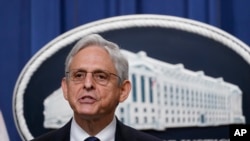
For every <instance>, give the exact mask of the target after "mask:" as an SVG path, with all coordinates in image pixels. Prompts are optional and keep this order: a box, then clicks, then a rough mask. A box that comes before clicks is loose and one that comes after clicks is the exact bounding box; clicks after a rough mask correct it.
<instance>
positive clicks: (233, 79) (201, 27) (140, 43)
mask: <svg viewBox="0 0 250 141" xmlns="http://www.w3.org/2000/svg"><path fill="white" fill-rule="evenodd" d="M91 33H98V34H101V35H102V36H104V37H105V38H106V39H108V40H111V41H113V42H116V43H117V44H118V45H119V46H121V48H123V49H125V50H129V51H131V52H134V53H136V52H139V51H141V50H143V51H144V52H141V53H139V54H138V56H139V58H140V57H141V58H143V57H144V58H145V54H147V56H149V57H150V58H154V60H159V61H157V62H168V63H170V64H173V66H175V65H176V64H182V65H177V67H176V68H175V69H176V71H181V70H183V67H185V68H186V69H185V70H192V71H193V72H198V71H200V70H202V73H193V74H197V75H199V76H200V75H201V76H203V75H204V74H203V73H205V75H207V76H211V77H213V78H220V79H219V82H224V81H225V82H229V83H230V84H231V83H232V84H233V85H234V86H235V85H236V86H237V87H238V88H239V89H238V88H237V93H241V92H242V93H241V94H242V95H243V96H244V99H241V97H240V98H238V99H239V100H238V103H239V105H238V107H240V109H236V111H237V112H239V111H240V113H241V114H240V115H239V116H237V119H238V121H237V119H232V120H228V122H227V123H223V122H222V121H223V120H222V119H218V120H221V121H219V122H215V123H217V124H218V123H219V125H228V124H230V123H237V122H240V123H245V122H247V120H245V118H246V119H249V118H250V113H249V112H248V113H245V112H244V111H245V109H247V105H246V104H247V102H246V101H247V100H249V99H250V97H249V96H248V95H247V94H249V93H250V89H249V88H248V86H247V85H248V84H249V83H250V82H249V81H250V80H248V79H246V78H250V67H249V64H250V50H249V47H248V46H247V45H246V44H244V43H243V42H241V41H240V40H238V39H237V38H235V37H233V36H232V35H230V34H228V33H226V32H224V31H222V30H220V29H218V28H215V27H212V26H209V25H207V24H204V23H200V22H197V21H193V20H189V19H184V18H178V17H172V16H166V15H129V16H118V17H112V18H107V19H103V20H99V21H95V22H92V23H89V24H85V25H82V26H79V27H76V28H74V29H72V30H70V31H68V32H66V33H64V34H62V35H60V36H58V37H57V38H55V39H53V40H52V41H50V42H49V43H48V44H46V45H45V46H44V47H42V48H41V49H40V50H39V51H38V52H37V53H36V54H35V55H34V56H33V57H32V58H31V59H30V60H29V62H28V63H27V64H26V65H25V67H24V68H23V70H22V72H21V73H20V75H19V78H18V80H17V82H16V85H15V90H14V93H13V113H14V119H15V123H16V127H17V128H18V131H19V134H20V136H21V137H22V139H23V140H30V139H33V138H34V137H37V136H39V135H41V134H43V133H46V132H48V131H50V130H54V129H56V128H59V127H61V126H63V125H64V124H65V123H66V122H67V121H68V120H69V118H71V116H72V111H71V109H70V108H69V106H68V103H67V102H66V101H63V96H62V95H60V94H61V93H62V92H61V90H60V84H61V79H62V78H63V77H64V62H65V59H66V56H67V54H68V52H69V51H70V50H71V48H72V47H73V45H74V44H75V43H76V41H77V40H79V39H80V38H81V37H83V36H85V35H88V34H91ZM145 52H146V53H145ZM148 60H152V59H148ZM132 61H133V60H132ZM135 61H136V60H134V62H135ZM149 62H155V61H149ZM132 64H135V65H134V66H135V68H136V67H141V65H144V68H143V69H147V68H149V69H151V70H153V69H155V68H157V66H156V67H152V65H151V66H150V65H149V64H146V63H144V64H141V65H138V64H136V63H132ZM145 64H146V65H145ZM152 64H154V63H152ZM159 64H160V63H159ZM163 64H164V63H163ZM133 69H134V68H133ZM155 72H156V73H158V72H157V71H155ZM161 75H164V73H161ZM176 78H177V79H180V77H179V76H176ZM184 79H185V80H187V79H191V78H190V77H186V78H184ZM154 82H155V79H152V81H150V82H149V83H148V84H150V85H148V86H150V87H151V86H153V85H154V84H155V83H154ZM232 93H233V92H232ZM151 96H152V95H151ZM142 97H144V96H143V95H142ZM175 98H177V99H178V98H179V99H181V97H177V96H175ZM212 101H213V100H212ZM165 104H167V102H165ZM241 104H242V105H243V107H242V109H241ZM156 107H157V106H156ZM177 107H178V106H177ZM135 108H136V107H135ZM176 109H178V108H176ZM241 110H243V111H241ZM176 111H177V110H176ZM153 112H155V111H153ZM178 112H179V111H177V112H176V113H178ZM183 112H186V111H183ZM169 113H170V112H169ZM187 113H188V111H187ZM201 113H202V114H201ZM167 114H168V113H167V111H164V113H163V114H162V117H163V116H165V115H166V119H162V120H161V123H158V125H160V124H163V125H164V126H163V127H162V128H161V130H162V131H159V132H157V133H156V131H155V132H151V131H149V132H151V133H152V134H153V133H156V134H157V135H160V136H163V137H164V138H166V139H167V136H168V133H170V134H171V136H169V137H172V138H176V139H177V138H181V137H180V136H178V133H177V135H175V132H171V131H172V130H171V129H172V128H175V127H182V126H179V125H183V124H178V122H176V121H178V119H179V118H176V120H175V119H174V118H173V117H174V116H176V117H178V115H174V116H173V115H171V117H172V119H174V120H172V121H171V119H168V118H167V117H168V115H167ZM199 114H201V116H200V118H197V121H199V124H194V123H192V124H186V125H189V126H188V127H195V126H201V125H202V126H207V128H208V127H209V129H207V130H211V128H210V127H211V126H214V125H213V124H212V122H210V123H209V124H201V122H203V123H206V121H209V118H208V116H207V114H210V113H208V112H206V111H202V112H200V113H199ZM238 117H239V118H238ZM152 118H154V117H152ZM144 119H146V118H144ZM181 119H185V120H186V119H187V121H188V118H180V119H179V122H185V121H183V120H181ZM191 120H192V119H191ZM125 121H127V120H126V119H125ZM155 121H156V120H155ZM169 121H171V123H172V124H169V123H168V122H169ZM194 121H196V119H194ZM145 122H146V121H145ZM128 123H129V121H128ZM188 123H191V121H190V122H188ZM213 123H214V122H213ZM165 125H166V126H165ZM135 126H136V125H135ZM138 127H142V126H138ZM150 127H152V126H150ZM154 127H155V126H154ZM186 127H187V126H186ZM166 128H168V133H166V132H165V131H164V129H166ZM140 129H143V128H140ZM148 129H149V128H147V130H148ZM153 129H155V128H153ZM157 130H158V129H157ZM184 130H186V129H183V130H182V129H179V130H178V131H179V133H180V132H184ZM197 130H198V129H197ZM224 130H227V128H225V129H224ZM163 134H164V135H163ZM199 135H200V136H201V137H202V134H197V138H200V137H199ZM165 136H166V137H165ZM218 136H222V137H223V136H224V137H225V138H226V137H227V135H226V134H225V132H222V133H221V132H218V133H214V134H211V137H218Z"/></svg>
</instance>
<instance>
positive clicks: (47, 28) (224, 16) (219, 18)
mask: <svg viewBox="0 0 250 141" xmlns="http://www.w3.org/2000/svg"><path fill="white" fill-rule="evenodd" d="M249 5H250V1H249V0H240V1H239V0H0V42H1V47H0V78H1V81H0V109H1V111H2V113H3V116H4V119H5V122H6V123H5V124H6V126H7V129H8V133H9V136H10V140H11V141H20V140H21V138H20V137H19V135H18V132H17V129H16V127H15V124H14V119H13V114H12V94H13V90H14V86H15V83H16V80H17V78H18V76H19V73H20V72H21V70H22V68H23V67H24V65H25V64H26V63H27V61H28V60H29V59H30V58H31V57H32V56H33V55H34V54H35V53H36V52H37V51H38V50H39V49H40V48H41V47H43V46H44V45H45V44H46V43H48V42H49V41H51V40H52V39H53V38H55V37H56V36H58V35H60V34H62V33H64V32H66V31H69V30H70V29H73V28H75V27H77V26H79V25H82V24H86V23H89V22H92V21H96V20H100V19H104V18H108V17H113V16H120V15H129V14H163V15H173V16H179V17H184V18H189V19H194V20H198V21H201V22H204V23H207V24H210V25H213V26H216V27H218V28H220V29H223V30H225V31H226V32H229V33H230V34H232V35H234V36H236V37H237V38H239V39H240V40H242V41H243V42H245V43H246V44H248V45H250V38H249V37H250V28H249V25H250V9H249Z"/></svg>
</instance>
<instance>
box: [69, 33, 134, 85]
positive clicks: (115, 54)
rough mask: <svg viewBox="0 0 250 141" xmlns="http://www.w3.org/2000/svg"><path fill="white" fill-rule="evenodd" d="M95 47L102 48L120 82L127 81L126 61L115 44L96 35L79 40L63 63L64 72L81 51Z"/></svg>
mask: <svg viewBox="0 0 250 141" xmlns="http://www.w3.org/2000/svg"><path fill="white" fill-rule="evenodd" d="M90 45H97V46H98V47H101V48H104V49H105V50H106V51H107V52H108V53H109V55H110V57H111V59H112V61H113V63H114V65H115V69H116V71H117V73H118V76H119V77H120V79H121V80H120V82H123V81H124V80H126V79H128V71H129V68H128V60H127V59H126V58H125V57H124V56H123V55H122V53H121V51H120V48H119V46H118V45H117V44H115V43H113V42H110V41H108V40H105V39H104V38H103V37H101V36H100V35H98V34H91V35H87V36H85V37H83V38H81V39H80V40H79V41H78V42H77V43H76V44H75V45H74V47H73V48H72V49H71V51H70V52H69V54H68V56H67V58H66V62H65V72H68V71H69V66H70V63H71V61H72V58H73V57H74V56H75V55H76V54H77V53H78V52H79V51H80V50H82V49H84V48H86V47H88V46H90Z"/></svg>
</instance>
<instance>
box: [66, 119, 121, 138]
mask: <svg viewBox="0 0 250 141" xmlns="http://www.w3.org/2000/svg"><path fill="white" fill-rule="evenodd" d="M115 130H116V118H115V117H114V118H113V120H112V121H111V122H110V123H109V124H108V125H107V126H106V127H105V128H104V129H103V130H101V131H100V132H99V133H98V134H97V135H96V136H95V137H97V138H99V139H100V140H101V141H114V140H115ZM87 137H89V135H88V133H87V132H85V131H84V130H83V129H82V128H81V127H80V126H79V125H78V124H77V123H76V121H75V119H74V118H73V119H72V122H71V129H70V141H83V140H84V139H85V138H87Z"/></svg>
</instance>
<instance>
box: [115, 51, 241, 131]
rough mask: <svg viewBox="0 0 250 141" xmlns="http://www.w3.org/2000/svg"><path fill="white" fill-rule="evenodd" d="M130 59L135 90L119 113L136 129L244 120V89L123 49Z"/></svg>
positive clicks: (180, 65) (131, 77)
mask: <svg viewBox="0 0 250 141" xmlns="http://www.w3.org/2000/svg"><path fill="white" fill-rule="evenodd" d="M123 53H124V54H125V56H126V57H127V58H128V59H129V67H130V74H129V77H130V80H131V81H132V91H131V93H130V96H129V97H128V99H127V100H126V101H125V102H124V103H121V104H120V105H119V107H118V109H117V111H116V115H117V116H118V118H119V119H121V120H122V122H124V123H125V124H127V125H130V126H132V127H135V128H137V129H155V130H165V129H166V128H173V127H192V126H216V125H225V124H233V123H245V117H244V116H243V115H242V91H241V90H240V88H239V87H238V86H237V85H234V84H231V83H227V82H225V81H224V80H223V79H222V78H217V79H215V78H212V77H209V76H206V75H205V74H204V73H203V72H202V71H199V72H194V71H190V70H187V69H185V68H184V67H183V65H182V64H177V65H173V64H168V63H166V62H162V61H159V60H156V59H153V58H149V57H147V56H146V53H145V52H139V53H138V54H135V53H132V52H128V51H123Z"/></svg>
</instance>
